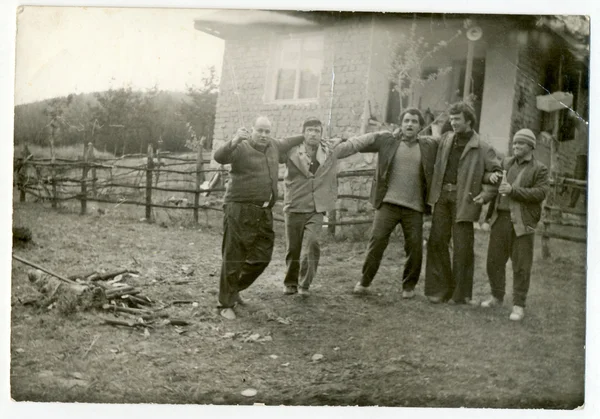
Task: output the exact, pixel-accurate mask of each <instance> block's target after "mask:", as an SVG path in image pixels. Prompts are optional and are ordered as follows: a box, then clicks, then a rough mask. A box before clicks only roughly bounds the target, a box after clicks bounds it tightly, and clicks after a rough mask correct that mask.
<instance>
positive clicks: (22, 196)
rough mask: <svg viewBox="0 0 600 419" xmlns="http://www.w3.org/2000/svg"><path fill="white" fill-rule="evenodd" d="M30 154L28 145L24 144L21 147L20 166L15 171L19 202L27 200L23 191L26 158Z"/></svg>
mask: <svg viewBox="0 0 600 419" xmlns="http://www.w3.org/2000/svg"><path fill="white" fill-rule="evenodd" d="M30 156H31V153H30V152H29V147H27V145H25V147H24V148H23V155H22V157H21V166H20V167H19V170H18V171H17V187H18V188H19V202H25V201H26V200H27V194H26V193H25V179H26V176H25V172H26V171H27V169H26V164H27V160H28V159H29V157H30Z"/></svg>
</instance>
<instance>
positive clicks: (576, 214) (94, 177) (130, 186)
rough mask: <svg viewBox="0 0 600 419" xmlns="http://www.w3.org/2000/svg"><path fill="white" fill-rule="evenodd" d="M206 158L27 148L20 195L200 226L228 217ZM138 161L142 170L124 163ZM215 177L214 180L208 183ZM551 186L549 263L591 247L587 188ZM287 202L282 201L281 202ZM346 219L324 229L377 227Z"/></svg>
mask: <svg viewBox="0 0 600 419" xmlns="http://www.w3.org/2000/svg"><path fill="white" fill-rule="evenodd" d="M205 154H207V152H206V151H204V150H203V147H200V148H199V150H198V152H197V155H196V158H189V157H188V158H186V157H180V156H179V157H177V156H171V155H170V154H169V153H162V152H161V151H160V150H157V151H156V153H155V152H154V150H153V148H152V146H151V145H150V146H148V152H147V154H146V155H130V156H124V157H127V158H128V159H127V158H124V157H122V158H120V159H112V160H106V159H104V160H102V159H95V158H94V153H93V147H92V146H91V144H88V145H87V146H86V147H84V151H83V155H82V158H81V159H79V160H68V159H58V158H51V159H33V158H32V157H31V155H30V154H29V151H28V150H27V148H26V147H25V150H24V154H23V155H22V156H21V158H19V159H17V160H16V161H15V175H16V176H15V180H16V186H17V188H18V189H19V191H20V198H19V199H20V201H25V199H26V195H27V194H29V195H32V196H34V197H36V198H37V199H41V200H47V201H50V202H51V204H52V207H53V208H56V207H57V206H58V204H59V202H62V201H68V200H79V201H80V206H81V210H80V213H81V214H86V213H87V204H88V202H101V203H112V204H115V205H122V204H123V205H136V206H143V207H144V208H145V219H146V221H147V222H153V215H152V210H153V209H154V208H164V209H169V210H187V211H189V210H191V211H192V212H193V219H194V222H196V223H198V214H199V211H200V210H214V211H222V196H221V195H222V192H224V191H225V187H224V185H225V182H226V179H227V176H228V172H227V170H225V169H223V168H222V167H219V168H214V167H213V168H211V167H209V166H207V165H208V164H209V163H210V159H207V158H205ZM136 158H137V159H138V161H137V164H134V165H126V164H124V163H123V162H125V161H131V159H136ZM209 175H211V176H210V179H207V178H208V177H209ZM373 175H374V170H373V169H362V170H349V171H343V172H340V173H338V178H350V177H369V178H372V177H373ZM169 176H170V177H169ZM173 176H177V177H178V178H177V179H176V181H173ZM279 180H280V181H283V179H279ZM174 183H175V184H183V186H181V187H176V186H173V184H174ZM551 185H552V189H551V193H550V194H549V197H548V199H547V200H546V202H545V205H544V217H543V220H542V231H541V235H542V254H543V256H544V257H545V258H547V257H549V256H550V250H549V246H548V243H549V239H550V238H559V239H564V240H571V241H575V242H583V243H585V242H586V241H587V236H586V226H587V218H586V210H585V208H584V209H579V208H573V207H572V206H571V205H568V204H565V202H564V201H565V200H564V198H563V199H562V200H561V196H564V195H565V191H567V192H571V194H572V193H573V192H574V191H577V190H579V191H582V192H583V195H584V196H585V192H586V190H587V182H586V181H585V180H577V179H572V178H568V177H557V176H555V177H554V178H553V180H552V181H551ZM127 191H129V192H127ZM165 192H166V193H170V194H178V195H179V196H180V197H179V198H177V197H175V196H172V197H170V198H169V199H167V200H165V199H163V200H160V199H159V196H158V194H159V193H162V194H164V193H165ZM185 195H188V196H191V197H192V199H191V201H192V202H190V200H189V199H187V198H185ZM181 196H183V197H181ZM209 197H210V199H209ZM337 198H338V200H345V199H352V200H360V201H365V200H368V199H369V197H368V196H362V195H351V194H338V196H337ZM282 199H283V198H282V197H281V196H280V197H279V200H280V201H281V200H282ZM342 215H343V211H332V212H329V213H328V214H327V220H326V222H325V223H324V225H325V226H327V228H328V231H329V233H331V234H335V231H336V227H337V226H350V225H366V224H371V223H372V221H373V218H372V216H369V217H366V216H362V217H360V218H357V217H355V216H351V217H348V216H346V217H345V219H344V220H342V219H341V217H342ZM273 218H274V220H276V221H279V222H282V221H283V215H282V214H281V213H278V212H277V211H276V212H275V214H274V217H273ZM566 230H570V231H566Z"/></svg>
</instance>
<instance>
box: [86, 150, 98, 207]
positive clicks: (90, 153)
mask: <svg viewBox="0 0 600 419" xmlns="http://www.w3.org/2000/svg"><path fill="white" fill-rule="evenodd" d="M94 153H95V147H94V143H90V146H89V147H88V163H89V164H90V165H92V196H93V197H94V198H95V197H96V195H97V190H96V167H95V166H94V161H95V159H96V156H95V155H94Z"/></svg>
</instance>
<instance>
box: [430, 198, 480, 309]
mask: <svg viewBox="0 0 600 419" xmlns="http://www.w3.org/2000/svg"><path fill="white" fill-rule="evenodd" d="M455 220H456V192H448V191H442V194H441V196H440V198H439V199H438V202H437V203H436V204H435V207H434V209H433V217H432V220H431V233H430V235H429V241H428V242H427V264H426V267H425V295H427V296H429V297H440V298H442V299H443V300H448V299H450V298H451V299H452V300H454V301H455V302H460V303H462V302H464V301H465V300H466V299H471V298H472V296H473V295H472V294H473V270H474V267H473V265H474V262H475V256H474V252H473V244H474V240H475V235H474V232H473V223H472V222H470V221H469V222H458V223H457V222H455ZM450 238H452V248H453V250H452V263H450V250H449V248H448V247H449V245H450Z"/></svg>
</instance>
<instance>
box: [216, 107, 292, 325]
mask: <svg viewBox="0 0 600 419" xmlns="http://www.w3.org/2000/svg"><path fill="white" fill-rule="evenodd" d="M270 135H271V122H270V121H269V119H268V118H266V117H264V116H261V117H258V118H257V119H256V121H255V122H254V125H253V127H252V132H248V130H246V129H245V128H240V129H238V131H237V132H236V134H235V136H234V137H233V139H232V140H230V141H227V142H226V143H225V144H223V146H221V147H220V148H219V149H218V150H217V151H215V154H214V159H215V161H216V162H217V163H220V164H230V165H231V170H230V179H229V182H228V184H227V191H226V192H225V198H224V213H225V215H224V218H223V245H222V258H223V260H222V265H221V278H220V283H219V313H220V314H221V316H223V317H224V318H226V319H229V320H233V319H235V317H236V315H235V312H234V311H233V307H234V305H235V304H236V303H240V302H241V299H240V296H239V293H240V291H243V290H245V289H246V288H248V287H249V286H250V285H252V283H253V282H254V281H255V280H256V278H258V277H259V275H260V274H261V273H262V272H263V271H264V270H265V268H266V267H267V266H268V265H269V262H270V261H271V255H272V253H273V243H274V238H275V233H274V232H273V215H272V212H271V208H272V207H273V205H274V204H275V201H276V200H277V179H278V172H279V160H280V156H281V155H284V154H285V153H287V151H288V150H290V149H291V148H292V147H294V146H296V145H299V144H300V143H302V141H304V136H302V135H299V136H297V137H290V138H286V139H284V140H274V139H272V138H271V137H270Z"/></svg>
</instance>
